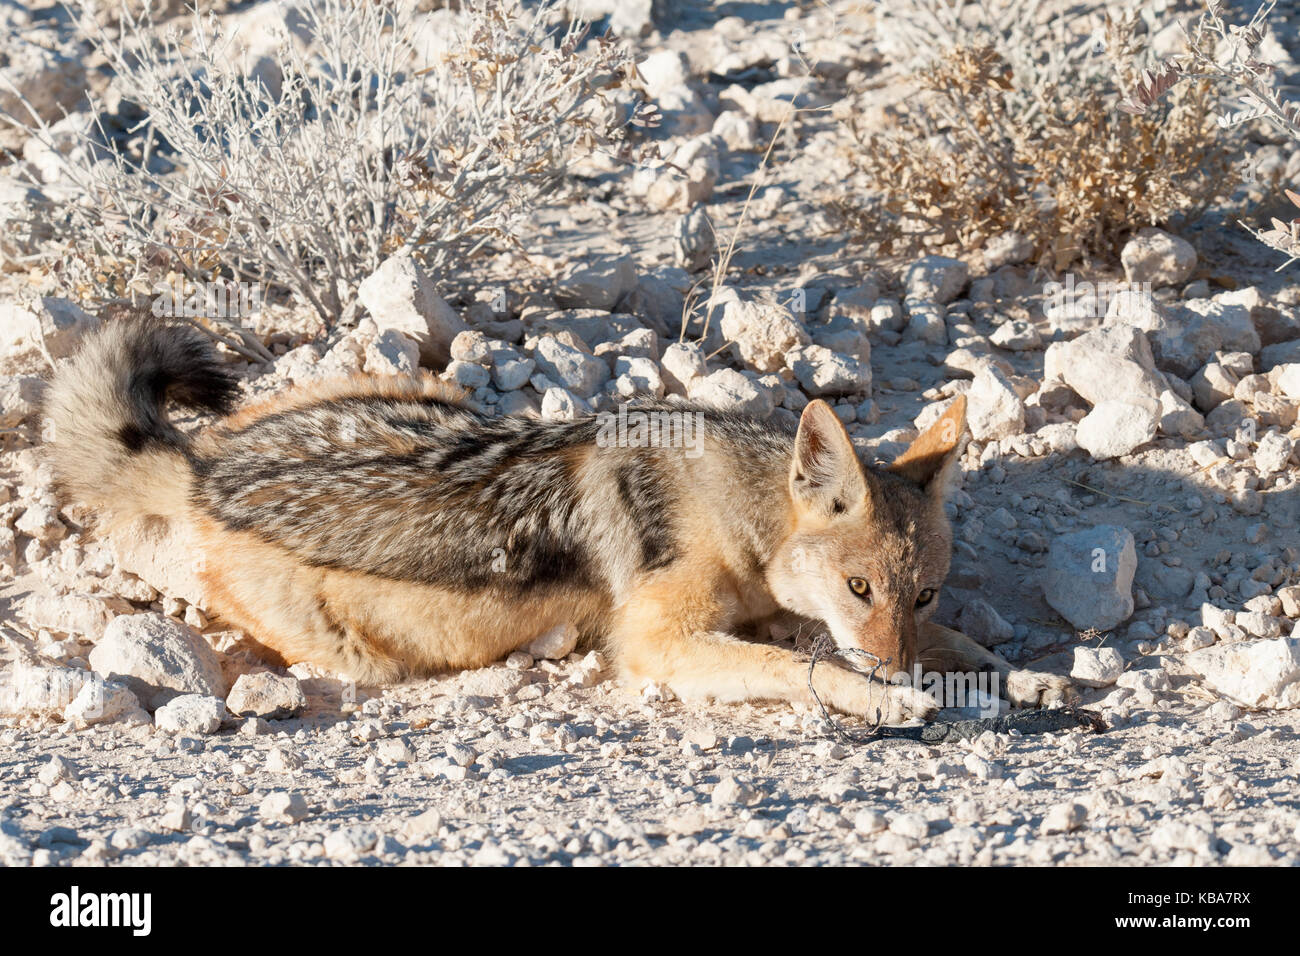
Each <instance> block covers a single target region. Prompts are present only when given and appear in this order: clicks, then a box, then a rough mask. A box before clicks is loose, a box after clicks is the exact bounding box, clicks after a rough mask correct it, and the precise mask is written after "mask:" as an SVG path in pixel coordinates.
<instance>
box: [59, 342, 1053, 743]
mask: <svg viewBox="0 0 1300 956" xmlns="http://www.w3.org/2000/svg"><path fill="white" fill-rule="evenodd" d="M236 393H237V389H236V386H235V383H234V381H233V379H232V378H231V377H230V375H229V374H228V373H227V372H226V371H225V370H224V368H223V367H222V365H221V363H220V362H219V360H218V358H217V356H216V355H215V354H214V353H213V351H212V350H211V348H210V347H209V345H208V344H207V342H206V340H205V339H204V338H203V336H202V335H201V333H199V332H198V331H196V330H194V329H192V328H189V327H185V326H174V325H173V326H169V325H164V324H160V323H156V322H148V321H121V322H116V323H112V324H108V325H105V326H104V327H102V328H101V329H100V330H99V331H97V332H96V333H94V335H93V336H92V337H91V338H90V339H89V340H88V341H87V343H86V345H85V347H84V348H83V349H82V351H81V352H80V353H79V354H78V355H77V356H76V357H75V358H74V359H73V360H72V361H71V362H69V363H67V364H65V365H64V366H63V367H62V368H60V369H59V370H58V372H57V373H56V375H55V377H54V380H53V382H52V385H51V388H50V393H49V398H48V401H47V414H48V417H49V418H50V420H51V421H52V423H53V425H54V432H53V437H52V441H51V449H52V456H53V462H54V466H55V470H56V473H57V475H58V478H59V480H60V482H61V484H62V486H63V488H64V489H65V491H66V492H67V494H69V495H70V496H71V497H72V498H74V499H75V500H77V501H79V502H81V503H84V504H86V505H88V506H90V507H92V508H94V509H96V511H97V512H98V513H99V515H100V516H101V517H100V519H99V521H100V523H101V524H106V525H108V526H110V527H111V525H112V524H113V522H118V521H130V520H135V519H138V518H140V517H142V516H150V515H156V516H159V517H160V518H163V519H166V520H168V521H173V522H175V521H180V522H184V523H186V524H188V525H189V526H190V527H191V528H192V529H193V531H194V532H195V533H196V534H197V540H198V541H199V542H200V546H201V549H202V552H203V558H204V561H203V567H204V571H203V575H202V578H203V583H204V586H205V588H206V599H207V603H208V605H209V607H210V608H211V609H212V610H214V611H216V612H217V613H219V614H220V615H221V616H222V617H223V618H225V619H226V620H228V621H230V622H231V623H233V624H235V625H237V626H238V627H240V628H242V629H244V630H246V631H247V632H248V633H249V634H250V635H251V636H252V637H253V638H254V639H255V640H256V641H258V642H259V643H261V644H263V645H264V646H265V647H267V648H269V649H271V650H272V651H274V652H275V653H276V654H278V655H279V656H280V657H281V658H282V659H283V660H284V661H285V662H288V663H293V662H297V661H309V662H311V663H313V664H317V665H320V666H322V667H325V668H328V669H331V670H334V671H339V672H343V673H346V674H348V675H350V676H351V677H353V678H354V679H356V680H359V681H364V682H383V681H390V680H394V679H397V678H400V677H402V676H404V675H415V674H425V673H430V672H435V671H442V670H447V669H455V668H467V667H478V666H482V665H485V664H487V663H489V662H492V661H496V660H500V659H501V658H503V657H505V656H506V655H508V654H509V653H510V652H511V651H513V650H515V649H517V648H519V647H521V646H523V645H525V644H527V643H528V642H529V641H530V640H531V639H532V638H534V637H535V636H537V635H538V634H540V633H542V632H544V631H546V630H548V629H550V628H552V627H555V626H557V625H563V624H566V623H571V624H573V625H576V626H577V627H578V628H579V629H580V631H581V632H582V634H583V635H584V636H585V637H586V638H587V639H588V640H590V641H593V642H597V643H598V644H599V646H601V647H602V648H603V649H604V650H605V652H606V653H607V654H608V655H609V657H610V658H611V660H612V662H613V664H614V665H615V667H616V668H617V670H618V672H619V673H620V675H621V676H622V677H623V678H624V679H625V680H627V681H630V682H632V683H633V684H636V683H638V682H640V681H643V680H645V679H654V680H656V681H660V682H662V683H664V684H666V685H668V686H669V687H671V688H672V689H673V690H674V691H675V692H676V693H677V694H678V695H680V696H682V697H683V698H687V699H690V698H703V697H711V698H715V699H718V700H726V701H738V700H751V699H776V700H803V699H806V698H807V697H808V696H809V690H808V668H807V665H806V664H805V663H801V662H800V661H799V660H798V659H797V658H796V657H795V655H794V654H793V653H791V652H790V651H788V650H784V649H781V648H778V647H776V646H771V645H765V644H761V643H756V642H753V641H749V640H744V639H742V638H740V637H739V636H737V635H738V631H739V630H740V629H741V628H742V627H744V626H745V625H747V624H752V623H753V622H759V621H762V620H764V619H769V618H771V617H772V616H773V615H777V614H780V613H793V614H795V615H799V616H801V617H803V618H808V619H812V620H815V621H821V622H824V624H825V626H826V627H827V628H828V629H829V631H830V634H831V636H832V638H833V639H834V641H835V642H836V644H838V645H839V646H840V647H842V648H860V649H863V650H866V651H869V652H870V653H871V654H874V655H875V656H876V657H878V658H879V659H881V660H883V661H887V662H888V664H887V672H888V673H889V674H891V675H892V674H894V673H896V672H898V671H903V672H908V671H910V669H911V668H912V666H913V664H914V663H916V662H919V663H921V664H922V665H923V666H925V667H926V668H927V669H928V670H934V671H945V670H947V671H972V670H993V671H997V672H998V673H999V674H1000V675H1001V684H1002V691H1003V693H1004V694H1005V695H1006V696H1007V698H1008V699H1009V700H1011V701H1012V702H1013V703H1016V704H1026V705H1035V704H1041V703H1046V702H1048V701H1050V700H1053V699H1057V698H1059V697H1062V696H1063V695H1065V694H1067V693H1068V691H1069V685H1068V682H1066V681H1064V680H1063V679H1061V678H1058V677H1052V676H1049V675H1044V674H1038V673H1034V672H1029V671H1014V670H1013V669H1012V668H1011V666H1010V665H1009V664H1007V663H1006V662H1005V661H1003V660H1002V659H1001V658H999V657H997V656H996V655H994V654H992V653H990V652H989V651H987V650H985V649H984V648H983V647H981V646H979V645H978V644H976V643H975V642H974V641H971V640H970V639H968V638H966V637H965V636H963V635H961V634H959V633H957V632H955V631H952V630H949V629H947V628H944V627H941V626H939V625H937V624H933V623H931V622H930V621H929V616H930V614H931V612H932V610H933V609H934V606H935V602H936V599H937V596H938V594H939V591H940V589H941V588H942V587H943V583H944V578H945V576H946V575H947V573H948V563H949V555H950V551H951V544H952V540H951V533H950V530H949V526H948V521H947V519H946V517H945V514H944V509H943V503H944V494H945V488H946V486H947V484H948V480H949V477H950V474H951V472H952V470H953V468H954V467H955V464H956V456H957V454H958V450H959V444H960V440H961V437H962V432H963V430H964V428H965V403H964V399H959V400H958V401H957V402H956V403H954V404H953V405H952V407H951V408H950V409H949V410H948V411H947V412H946V414H944V416H943V417H942V418H940V419H939V420H938V421H937V422H936V423H935V424H934V425H933V426H931V427H930V428H929V429H928V430H927V431H926V432H924V433H923V434H922V435H921V436H920V437H919V438H918V439H917V440H916V441H915V442H914V443H913V444H912V446H911V447H910V448H909V449H908V450H907V451H906V452H905V453H904V454H903V455H902V456H901V457H900V458H899V459H898V460H897V461H895V462H894V463H893V464H892V465H891V466H890V467H889V468H888V469H885V470H878V469H875V468H868V467H864V466H863V465H862V464H861V463H860V461H859V459H858V456H857V455H856V453H855V452H854V449H853V446H852V444H851V442H850V440H849V438H848V435H847V434H846V433H845V430H844V427H843V425H842V424H841V423H840V422H839V420H838V419H837V418H836V417H835V414H834V413H833V412H832V411H831V409H830V407H829V406H827V405H826V404H825V403H824V402H820V401H814V402H812V403H810V404H809V405H808V407H807V408H806V410H805V411H804V413H803V416H802V419H801V421H800V423H799V428H798V432H797V434H794V435H792V434H789V433H788V432H785V431H783V430H781V429H778V428H775V427H772V426H769V425H767V424H764V423H762V422H758V421H754V420H750V419H747V418H743V417H738V416H735V415H728V414H725V413H721V412H718V411H714V410H709V409H692V408H689V407H681V406H675V405H674V406H667V405H666V406H661V407H660V408H659V409H658V411H659V412H661V413H663V414H666V415H671V414H672V413H687V414H691V415H696V416H702V420H703V422H704V427H703V429H702V431H701V433H700V434H699V435H698V436H697V437H698V442H697V443H696V444H695V446H694V447H693V448H692V449H690V450H689V453H684V452H686V451H687V450H686V449H683V448H682V447H680V445H674V444H673V443H664V442H653V443H646V442H619V441H613V442H610V441H602V440H601V429H602V428H604V427H606V426H605V425H603V424H602V423H601V422H600V421H599V420H598V419H597V418H595V417H588V418H583V419H579V420H576V421H566V422H554V421H551V422H547V421H538V420H535V419H531V418H522V417H520V418H491V417H486V416H484V415H481V414H479V413H478V412H476V411H474V410H472V409H470V408H468V407H466V406H465V405H464V404H462V403H461V402H460V401H459V400H458V397H457V396H456V395H455V394H454V393H453V392H452V391H451V390H449V389H448V388H447V387H445V386H443V385H441V384H439V383H437V382H436V381H434V380H433V379H432V378H431V377H428V376H425V377H420V378H414V379H406V378H365V377H358V378H352V379H346V380H342V381H336V382H332V383H328V384H321V385H315V386H310V387H300V388H295V389H291V390H289V391H286V392H284V393H283V394H280V395H278V396H276V397H274V398H272V399H270V400H268V401H262V402H260V403H255V404H252V405H249V406H248V407H245V408H243V409H241V410H238V411H234V408H233V406H234V399H235V396H236ZM168 401H174V402H176V403H177V404H179V405H182V406H187V407H190V408H194V409H201V410H206V411H211V412H216V413H219V414H221V415H223V416H225V417H223V418H222V419H221V420H219V421H218V422H217V423H216V424H214V425H212V426H211V427H209V428H207V429H204V430H203V431H201V432H200V433H199V434H197V435H196V436H187V435H184V434H182V433H181V432H180V431H178V430H177V429H176V428H175V427H174V426H173V425H172V424H171V423H170V422H169V421H168V419H167V418H166V416H165V414H164V406H165V404H166V402H168ZM652 411H655V410H654V409H652ZM816 681H817V684H818V687H817V690H818V694H819V695H820V696H821V698H822V699H823V700H824V701H825V702H826V703H828V704H829V705H830V706H833V707H835V708H837V709H838V710H841V711H845V712H848V713H854V714H865V715H869V716H875V715H876V714H877V713H878V712H879V714H880V715H881V716H882V717H884V718H885V719H887V720H889V721H891V722H893V721H899V720H903V719H906V718H909V717H914V716H920V717H928V716H931V715H932V714H933V713H934V711H935V709H936V706H937V705H936V703H935V701H934V700H933V699H932V698H931V697H930V696H928V695H927V694H924V693H922V692H921V691H920V690H917V689H913V688H910V687H906V686H894V685H893V684H887V683H885V682H882V681H880V680H868V679H867V678H866V677H865V676H863V675H862V674H860V673H857V672H855V671H852V670H849V669H847V668H842V667H838V666H834V665H828V666H825V667H821V668H819V669H818V670H817V673H816Z"/></svg>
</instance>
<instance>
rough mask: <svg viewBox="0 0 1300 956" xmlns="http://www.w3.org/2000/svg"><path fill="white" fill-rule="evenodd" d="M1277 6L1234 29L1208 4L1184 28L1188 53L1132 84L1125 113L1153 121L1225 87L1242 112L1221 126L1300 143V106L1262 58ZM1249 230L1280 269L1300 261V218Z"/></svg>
mask: <svg viewBox="0 0 1300 956" xmlns="http://www.w3.org/2000/svg"><path fill="white" fill-rule="evenodd" d="M1275 5H1276V0H1268V2H1266V3H1262V4H1260V5H1259V7H1257V8H1256V9H1255V12H1254V13H1253V14H1251V16H1250V18H1249V19H1248V20H1247V21H1246V22H1245V23H1243V24H1234V23H1232V22H1230V21H1229V20H1228V19H1227V17H1226V16H1225V14H1226V13H1227V12H1228V11H1227V7H1226V6H1225V4H1223V3H1222V2H1220V0H1206V4H1205V10H1204V11H1203V12H1202V13H1201V15H1200V16H1199V17H1197V19H1196V20H1195V21H1194V22H1193V23H1192V25H1191V27H1190V28H1184V32H1185V33H1186V36H1187V52H1186V53H1184V54H1182V55H1179V56H1174V57H1170V58H1168V59H1166V60H1165V61H1164V62H1162V63H1160V64H1159V65H1157V66H1156V67H1155V68H1154V69H1151V70H1148V71H1146V72H1145V73H1144V74H1143V75H1142V76H1141V77H1138V78H1137V79H1136V81H1135V82H1132V83H1130V84H1129V86H1128V89H1127V97H1126V99H1125V101H1124V104H1123V108H1124V109H1125V110H1127V111H1129V112H1131V113H1133V114H1135V115H1139V116H1147V115H1151V114H1152V113H1153V112H1156V111H1158V110H1159V109H1161V107H1162V105H1163V104H1164V103H1165V102H1166V101H1167V100H1169V99H1171V98H1175V97H1177V96H1178V95H1179V94H1180V93H1181V92H1182V91H1183V90H1184V89H1186V87H1187V86H1188V85H1189V84H1196V85H1205V84H1207V83H1214V84H1217V85H1224V86H1227V87H1229V88H1230V89H1233V90H1234V91H1235V92H1236V93H1238V94H1239V97H1240V100H1239V102H1238V103H1237V108H1236V109H1232V110H1228V111H1225V112H1224V113H1223V115H1222V116H1221V118H1220V122H1221V124H1223V125H1226V126H1229V127H1240V126H1241V125H1243V124H1246V123H1253V122H1262V123H1267V124H1268V125H1269V126H1272V127H1273V128H1274V129H1276V130H1278V131H1280V132H1281V133H1282V134H1283V135H1285V136H1287V137H1288V138H1289V139H1290V140H1291V141H1292V142H1293V143H1297V144H1300V103H1297V102H1296V101H1295V100H1291V99H1287V98H1286V97H1285V96H1284V95H1283V94H1282V91H1281V89H1280V88H1279V86H1278V83H1277V76H1276V73H1275V71H1274V69H1273V67H1272V66H1271V65H1270V64H1269V63H1268V62H1267V61H1266V59H1265V57H1264V55H1263V53H1262V47H1263V46H1264V43H1265V40H1266V39H1267V38H1268V30H1269V22H1268V21H1269V17H1270V16H1271V15H1272V13H1273V8H1274V6H1275ZM1284 192H1285V194H1286V197H1287V199H1288V200H1290V202H1291V204H1292V205H1294V206H1296V207H1297V208H1300V194H1297V193H1296V192H1293V191H1292V190H1290V189H1286V190H1284ZM1243 225H1245V224H1244V223H1243ZM1246 229H1248V230H1249V231H1250V233H1251V234H1252V235H1253V236H1254V237H1255V238H1256V239H1258V240H1259V241H1260V242H1262V243H1263V244H1264V245H1266V246H1268V247H1269V248H1270V249H1274V250H1276V251H1278V252H1281V253H1284V254H1285V255H1286V257H1287V260H1286V262H1284V263H1282V265H1281V266H1279V267H1278V268H1279V269H1281V268H1284V267H1286V266H1288V265H1290V264H1291V263H1292V262H1295V261H1296V260H1298V259H1300V218H1294V219H1291V220H1288V221H1283V220H1281V219H1277V218H1274V219H1273V220H1272V222H1271V224H1270V226H1269V228H1266V229H1255V228H1252V227H1250V226H1246Z"/></svg>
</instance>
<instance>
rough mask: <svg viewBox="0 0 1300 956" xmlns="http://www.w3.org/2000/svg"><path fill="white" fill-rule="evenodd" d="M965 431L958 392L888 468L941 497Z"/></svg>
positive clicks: (962, 403)
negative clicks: (955, 397) (936, 417)
mask: <svg viewBox="0 0 1300 956" xmlns="http://www.w3.org/2000/svg"><path fill="white" fill-rule="evenodd" d="M965 431H966V396H965V395H958V396H957V399H956V400H955V401H954V402H953V403H952V404H951V405H949V406H948V408H947V409H946V410H945V411H944V413H943V414H942V415H940V416H939V418H938V420H937V421H936V422H935V423H934V424H933V425H931V426H930V427H929V428H927V429H926V430H925V431H923V432H922V433H921V434H920V435H919V436H917V439H916V441H914V442H912V444H910V445H908V446H907V450H906V451H905V452H903V453H902V454H901V455H899V456H898V457H897V458H895V459H894V461H893V463H892V464H891V465H890V466H889V470H890V471H892V472H893V473H894V474H896V475H902V476H903V477H904V478H908V479H910V480H912V481H914V482H916V483H917V484H918V485H920V486H921V487H922V488H924V489H926V490H927V491H931V492H934V493H936V494H938V495H939V496H940V497H942V496H943V495H944V494H946V493H947V490H948V482H949V479H950V478H951V477H952V472H953V469H954V468H955V467H956V465H957V456H958V454H959V453H960V451H961V438H962V435H963V433H965Z"/></svg>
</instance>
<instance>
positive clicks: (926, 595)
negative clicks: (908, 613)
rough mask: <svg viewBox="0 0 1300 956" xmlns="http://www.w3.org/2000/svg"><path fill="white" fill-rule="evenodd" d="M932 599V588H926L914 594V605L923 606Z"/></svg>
mask: <svg viewBox="0 0 1300 956" xmlns="http://www.w3.org/2000/svg"><path fill="white" fill-rule="evenodd" d="M933 600H934V588H926V589H925V590H924V591H922V592H921V593H920V594H918V595H917V596H916V606H917V607H925V606H926V605H927V604H929V603H930V602H931V601H933Z"/></svg>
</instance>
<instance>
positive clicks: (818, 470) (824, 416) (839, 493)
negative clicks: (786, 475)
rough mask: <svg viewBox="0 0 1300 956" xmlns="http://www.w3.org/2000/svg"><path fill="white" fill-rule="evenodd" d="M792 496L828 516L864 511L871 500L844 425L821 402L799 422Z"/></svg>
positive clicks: (811, 405)
mask: <svg viewBox="0 0 1300 956" xmlns="http://www.w3.org/2000/svg"><path fill="white" fill-rule="evenodd" d="M790 495H791V497H792V498H794V500H795V501H796V502H797V503H799V504H801V505H803V506H804V507H805V508H807V509H809V510H810V511H815V512H818V513H821V514H824V515H826V516H828V517H829V516H833V515H837V514H844V513H847V512H850V511H854V510H857V509H858V508H861V507H862V505H863V503H864V502H865V501H866V497H867V480H866V478H865V477H864V476H863V474H862V463H861V462H859V461H858V453H857V452H856V451H855V450H854V448H853V442H852V441H850V440H849V433H848V432H846V431H845V430H844V425H843V423H842V422H841V421H840V420H839V418H837V417H836V415H835V413H834V412H833V411H831V407H830V406H829V405H827V404H826V403H825V402H823V401H821V400H820V399H817V400H816V401H812V402H809V403H808V406H807V407H806V408H805V409H804V410H803V415H802V416H801V417H800V419H799V432H798V434H797V435H796V436H795V439H794V459H793V460H792V461H791V462H790Z"/></svg>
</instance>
